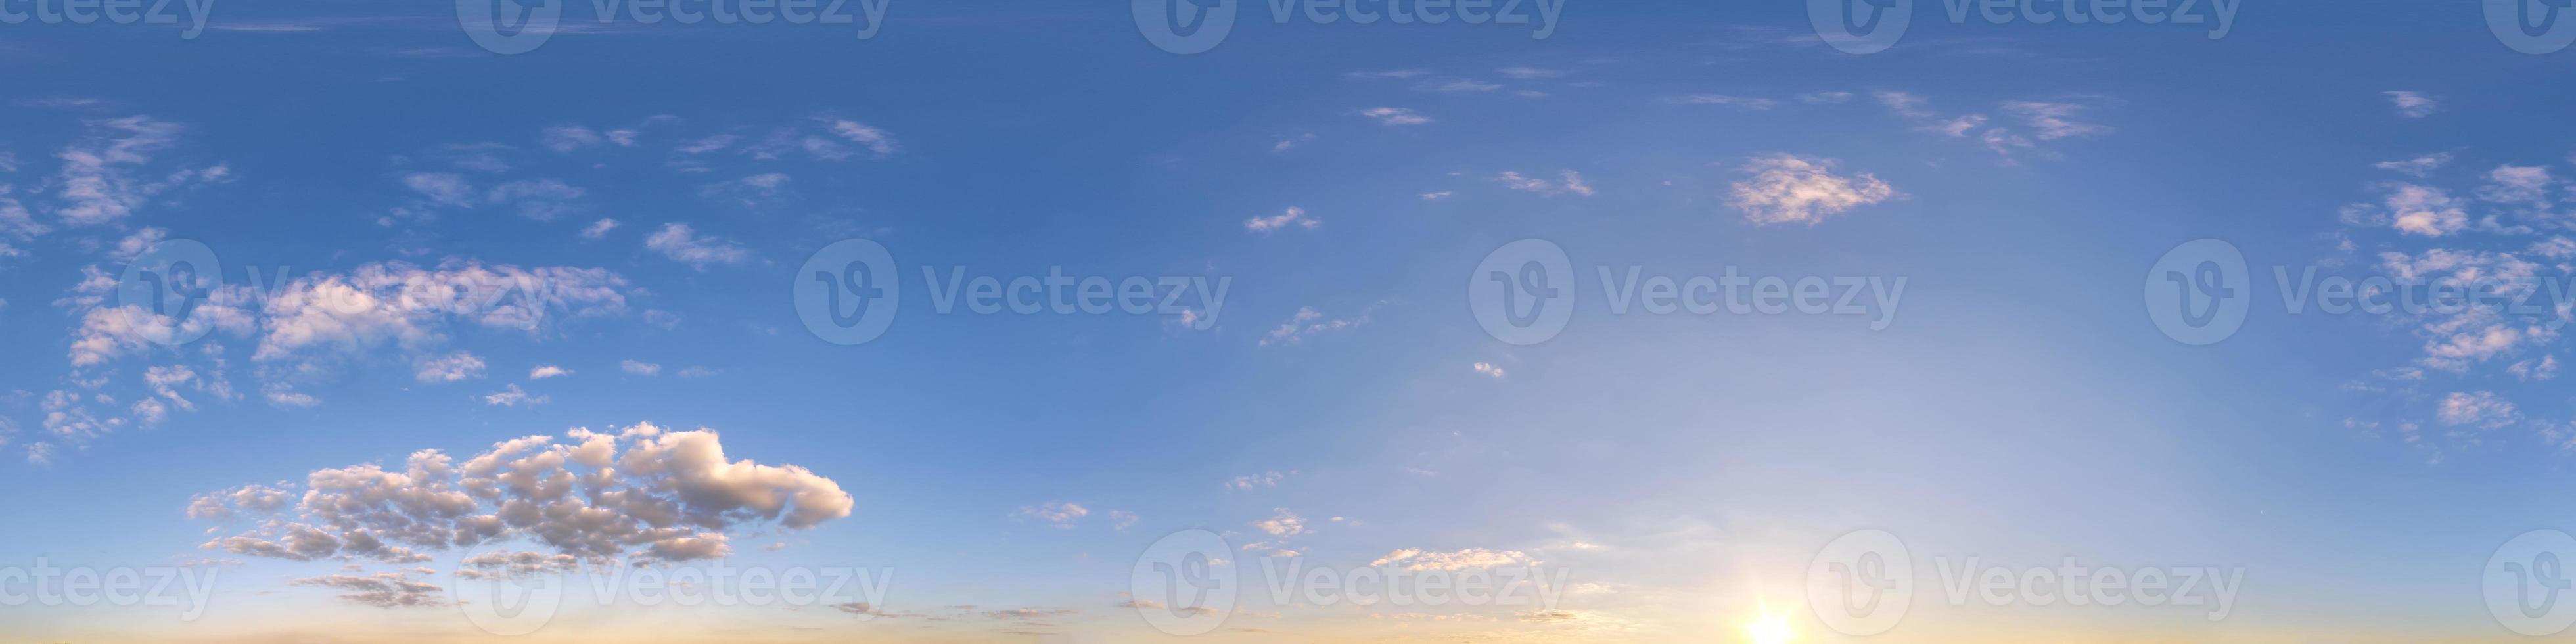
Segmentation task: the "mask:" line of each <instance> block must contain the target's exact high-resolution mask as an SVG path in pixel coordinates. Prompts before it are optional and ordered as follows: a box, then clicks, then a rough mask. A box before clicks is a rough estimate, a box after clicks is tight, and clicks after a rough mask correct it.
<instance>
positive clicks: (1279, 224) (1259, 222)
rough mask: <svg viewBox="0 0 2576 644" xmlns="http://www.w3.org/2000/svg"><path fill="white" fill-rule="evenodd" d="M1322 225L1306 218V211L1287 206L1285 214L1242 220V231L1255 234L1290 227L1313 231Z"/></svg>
mask: <svg viewBox="0 0 2576 644" xmlns="http://www.w3.org/2000/svg"><path fill="white" fill-rule="evenodd" d="M1323 225H1324V222H1323V221H1321V220H1318V219H1315V218H1313V217H1308V216H1306V209H1304V208H1299V207H1296V206H1289V207H1288V210H1287V211H1286V212H1281V213H1279V214H1276V215H1271V216H1268V217H1254V218H1251V219H1246V220H1243V229H1244V230H1249V231H1252V232H1256V233H1268V232H1271V231H1274V230H1279V229H1282V228H1287V227H1290V226H1295V227H1298V228H1304V229H1307V230H1314V229H1316V228H1318V227H1321V226H1323Z"/></svg>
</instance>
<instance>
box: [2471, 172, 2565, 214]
mask: <svg viewBox="0 0 2576 644" xmlns="http://www.w3.org/2000/svg"><path fill="white" fill-rule="evenodd" d="M2554 182H2555V181H2554V180H2553V179H2551V178H2550V176H2549V168H2548V167H2545V166H2519V165H2510V164H2508V165H2500V166H2496V168H2495V169H2494V170H2489V171H2487V184H2486V185H2483V186H2479V187H2478V189H2477V196H2478V198H2479V199H2483V200H2486V201H2490V202H2495V203H2501V204H2512V205H2519V206H2529V207H2532V208H2539V209H2546V208H2549V207H2550V199H2549V187H2550V185H2551V184H2552V183H2554Z"/></svg>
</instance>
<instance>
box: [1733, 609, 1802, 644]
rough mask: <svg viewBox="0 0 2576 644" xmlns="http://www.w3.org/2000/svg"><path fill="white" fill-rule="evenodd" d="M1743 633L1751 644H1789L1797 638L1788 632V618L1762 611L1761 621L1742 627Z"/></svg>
mask: <svg viewBox="0 0 2576 644" xmlns="http://www.w3.org/2000/svg"><path fill="white" fill-rule="evenodd" d="M1744 633H1745V635H1746V636H1748V637H1750V638H1751V641H1752V642H1753V644H1789V642H1792V641H1795V640H1796V639H1797V636H1796V634H1795V633H1791V632H1790V631H1789V616H1787V615H1773V614H1771V613H1770V611H1763V613H1762V619H1758V620H1754V621H1753V623H1750V624H1745V625H1744Z"/></svg>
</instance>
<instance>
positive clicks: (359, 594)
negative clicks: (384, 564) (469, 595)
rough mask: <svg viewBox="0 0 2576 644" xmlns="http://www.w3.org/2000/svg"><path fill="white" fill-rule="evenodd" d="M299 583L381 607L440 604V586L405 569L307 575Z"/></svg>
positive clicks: (299, 584)
mask: <svg viewBox="0 0 2576 644" xmlns="http://www.w3.org/2000/svg"><path fill="white" fill-rule="evenodd" d="M289 583H292V584H294V585H297V586H321V587H325V588H334V589H339V590H342V591H347V592H344V593H341V595H340V598H341V599H345V600H349V601H352V602H357V603H360V604H365V605H368V606H374V607H377V608H411V607H421V606H439V605H443V604H444V602H441V601H439V599H438V595H439V591H440V588H439V587H438V586H437V585H435V584H430V583H426V582H421V581H418V580H414V579H412V578H411V575H409V574H406V573H401V572H380V573H376V574H373V575H367V576H363V577H361V576H355V575H331V576H328V577H307V578H303V579H297V580H294V581H292V582H289Z"/></svg>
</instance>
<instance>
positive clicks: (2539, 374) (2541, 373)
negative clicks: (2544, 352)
mask: <svg viewBox="0 0 2576 644" xmlns="http://www.w3.org/2000/svg"><path fill="white" fill-rule="evenodd" d="M2504 370H2505V373H2510V374H2513V377H2514V378H2516V379H2519V380H2523V381H2526V382H2540V381H2545V380H2548V379H2551V378H2556V377H2558V356H2541V357H2540V358H2538V359H2535V360H2524V361H2521V362H2516V363H2513V364H2512V365H2510V366H2507V367H2505V368H2504Z"/></svg>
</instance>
